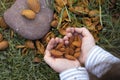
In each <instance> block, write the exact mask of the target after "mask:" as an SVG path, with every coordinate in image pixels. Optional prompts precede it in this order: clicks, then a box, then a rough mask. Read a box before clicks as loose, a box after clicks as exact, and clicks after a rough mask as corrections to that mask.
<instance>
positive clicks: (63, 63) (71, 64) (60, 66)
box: [44, 38, 80, 73]
mask: <svg viewBox="0 0 120 80" xmlns="http://www.w3.org/2000/svg"><path fill="white" fill-rule="evenodd" d="M61 41H62V39H59V38H56V39H51V40H50V42H49V43H48V46H47V48H46V51H45V56H44V60H45V62H46V63H47V64H48V65H49V66H50V67H51V68H53V69H54V70H55V71H56V72H59V73H60V72H63V71H65V70H67V69H71V68H76V67H79V66H80V63H79V61H78V60H75V61H72V60H68V59H65V58H55V57H53V56H51V53H50V50H51V49H52V48H53V47H54V46H55V45H56V44H57V43H59V42H61Z"/></svg>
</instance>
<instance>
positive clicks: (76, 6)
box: [51, 0, 104, 42]
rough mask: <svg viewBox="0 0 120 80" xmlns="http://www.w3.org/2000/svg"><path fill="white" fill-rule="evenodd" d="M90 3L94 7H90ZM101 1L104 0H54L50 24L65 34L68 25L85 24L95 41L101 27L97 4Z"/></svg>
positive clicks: (79, 25)
mask: <svg viewBox="0 0 120 80" xmlns="http://www.w3.org/2000/svg"><path fill="white" fill-rule="evenodd" d="M91 3H94V4H95V8H90V5H91ZM103 3H104V0H55V3H54V7H55V13H54V20H53V21H52V22H51V26H52V27H53V28H57V29H58V31H59V33H60V34H61V35H65V31H66V28H68V27H82V26H86V28H88V29H89V30H90V32H91V33H92V34H93V36H94V38H95V40H96V42H97V41H98V40H99V37H98V33H99V32H100V31H101V30H102V29H103V25H102V23H101V20H102V19H101V17H100V15H101V11H100V9H99V7H98V6H99V5H101V4H103ZM92 6H94V5H92Z"/></svg>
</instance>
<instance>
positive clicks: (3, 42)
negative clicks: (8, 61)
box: [0, 41, 9, 50]
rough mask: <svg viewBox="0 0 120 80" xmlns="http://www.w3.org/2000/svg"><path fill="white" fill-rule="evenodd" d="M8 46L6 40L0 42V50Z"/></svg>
mask: <svg viewBox="0 0 120 80" xmlns="http://www.w3.org/2000/svg"><path fill="white" fill-rule="evenodd" d="M8 46H9V43H8V41H2V42H0V50H5V49H6V48H8Z"/></svg>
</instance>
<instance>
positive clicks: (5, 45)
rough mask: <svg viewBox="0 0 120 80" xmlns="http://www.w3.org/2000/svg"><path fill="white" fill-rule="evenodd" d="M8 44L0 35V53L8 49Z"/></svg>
mask: <svg viewBox="0 0 120 80" xmlns="http://www.w3.org/2000/svg"><path fill="white" fill-rule="evenodd" d="M8 46H9V43H8V41H6V40H4V39H3V35H2V34H1V33H0V51H2V50H5V49H6V48H8Z"/></svg>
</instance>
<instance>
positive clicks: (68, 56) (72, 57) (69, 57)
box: [65, 54, 76, 60]
mask: <svg viewBox="0 0 120 80" xmlns="http://www.w3.org/2000/svg"><path fill="white" fill-rule="evenodd" d="M65 58H67V59H69V60H75V59H76V58H75V57H74V56H71V55H68V54H66V55H65Z"/></svg>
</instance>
